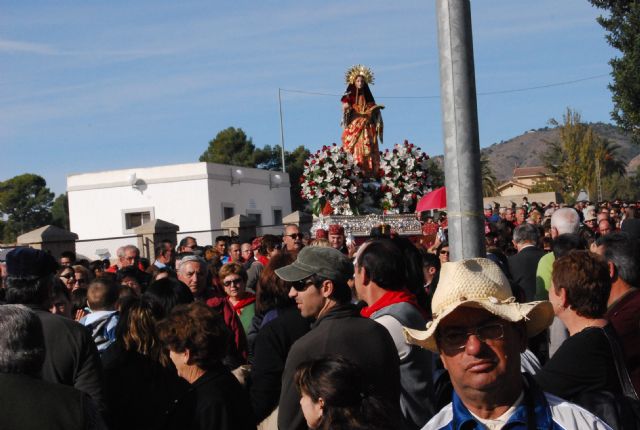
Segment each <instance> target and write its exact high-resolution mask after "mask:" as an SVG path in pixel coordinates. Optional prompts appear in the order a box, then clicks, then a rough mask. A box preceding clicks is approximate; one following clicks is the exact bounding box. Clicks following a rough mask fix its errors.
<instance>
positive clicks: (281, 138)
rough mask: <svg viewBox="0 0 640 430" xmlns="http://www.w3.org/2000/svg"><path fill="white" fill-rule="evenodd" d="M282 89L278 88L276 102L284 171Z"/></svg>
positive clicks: (283, 168) (283, 169)
mask: <svg viewBox="0 0 640 430" xmlns="http://www.w3.org/2000/svg"><path fill="white" fill-rule="evenodd" d="M281 93H282V89H281V88H278V104H279V105H280V148H281V150H282V151H281V152H282V171H283V172H285V171H286V170H285V166H284V126H283V125H282V96H281Z"/></svg>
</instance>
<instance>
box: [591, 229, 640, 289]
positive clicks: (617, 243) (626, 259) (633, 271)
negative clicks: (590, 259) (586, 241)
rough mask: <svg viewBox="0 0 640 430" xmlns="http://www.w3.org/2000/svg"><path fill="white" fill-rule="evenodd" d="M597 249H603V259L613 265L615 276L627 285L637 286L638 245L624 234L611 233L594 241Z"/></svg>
mask: <svg viewBox="0 0 640 430" xmlns="http://www.w3.org/2000/svg"><path fill="white" fill-rule="evenodd" d="M596 245H597V246H598V247H600V246H602V247H604V258H605V259H607V261H610V262H612V263H613V265H614V266H615V268H616V275H617V276H618V277H619V278H620V279H622V280H623V281H624V282H626V283H627V284H629V285H631V286H634V287H637V286H638V281H639V279H638V276H639V272H638V263H639V262H640V261H638V260H639V258H638V257H639V253H638V244H637V242H636V241H634V240H632V239H631V237H630V236H629V235H628V234H627V233H624V232H620V233H611V234H607V235H605V236H601V237H599V238H598V240H596Z"/></svg>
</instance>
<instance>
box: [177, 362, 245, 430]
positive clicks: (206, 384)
mask: <svg viewBox="0 0 640 430" xmlns="http://www.w3.org/2000/svg"><path fill="white" fill-rule="evenodd" d="M166 428H167V429H176V430H178V429H179V430H247V429H253V430H255V428H256V425H255V420H254V418H253V412H252V411H251V407H250V406H249V397H248V396H247V393H246V392H245V391H244V389H243V388H242V387H241V386H240V383H239V382H238V380H237V379H236V378H235V377H234V376H233V375H232V374H231V372H230V371H229V370H228V369H227V368H226V367H225V366H224V365H223V364H222V363H218V364H217V365H215V367H214V368H212V369H210V370H208V371H207V373H205V374H204V375H203V376H201V377H200V378H199V379H198V380H197V381H196V382H194V383H193V384H191V386H190V387H189V390H188V391H187V392H186V393H185V394H184V395H183V396H181V397H180V398H179V399H177V400H175V402H174V404H173V406H172V407H171V408H170V410H169V411H168V412H167V426H166Z"/></svg>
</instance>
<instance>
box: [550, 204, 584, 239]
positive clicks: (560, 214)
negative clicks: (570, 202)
mask: <svg viewBox="0 0 640 430" xmlns="http://www.w3.org/2000/svg"><path fill="white" fill-rule="evenodd" d="M551 228H555V229H556V230H558V235H560V234H567V233H577V232H578V229H580V215H578V212H577V211H576V210H575V209H573V208H561V209H558V210H557V211H555V212H554V213H553V215H551Z"/></svg>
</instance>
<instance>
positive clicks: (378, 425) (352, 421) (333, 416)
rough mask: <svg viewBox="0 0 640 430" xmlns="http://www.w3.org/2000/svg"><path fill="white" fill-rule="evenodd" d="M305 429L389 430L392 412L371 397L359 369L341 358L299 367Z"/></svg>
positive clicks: (296, 375) (324, 359) (392, 424)
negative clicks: (305, 422)
mask: <svg viewBox="0 0 640 430" xmlns="http://www.w3.org/2000/svg"><path fill="white" fill-rule="evenodd" d="M295 382H296V386H297V388H298V391H299V392H300V395H301V397H302V398H301V400H300V406H301V408H302V413H303V414H304V417H305V420H306V421H307V426H308V427H309V428H310V429H313V430H316V429H319V430H320V429H321V430H359V429H362V430H365V429H367V430H390V429H396V428H398V423H393V422H391V420H390V415H389V414H388V413H387V412H388V410H389V409H391V407H390V405H386V404H385V402H384V400H383V399H381V398H379V397H376V396H374V395H372V394H371V389H370V387H369V386H368V384H367V381H366V378H365V376H364V373H363V372H362V369H360V368H359V367H358V366H357V365H356V364H355V363H353V362H351V361H349V360H347V359H345V358H342V357H326V358H320V359H317V360H313V361H308V362H306V363H303V364H301V365H300V366H299V367H298V369H297V371H296V374H295Z"/></svg>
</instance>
